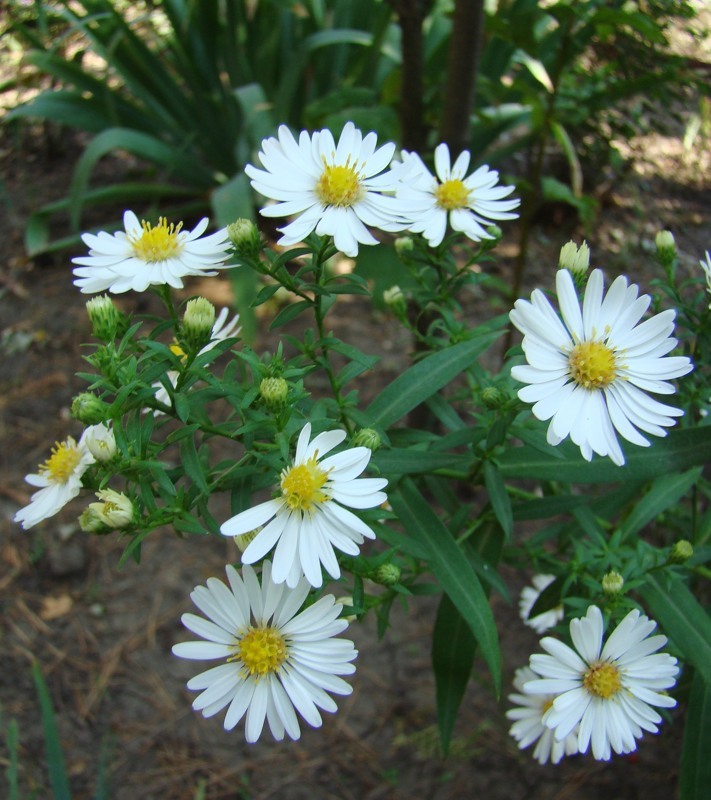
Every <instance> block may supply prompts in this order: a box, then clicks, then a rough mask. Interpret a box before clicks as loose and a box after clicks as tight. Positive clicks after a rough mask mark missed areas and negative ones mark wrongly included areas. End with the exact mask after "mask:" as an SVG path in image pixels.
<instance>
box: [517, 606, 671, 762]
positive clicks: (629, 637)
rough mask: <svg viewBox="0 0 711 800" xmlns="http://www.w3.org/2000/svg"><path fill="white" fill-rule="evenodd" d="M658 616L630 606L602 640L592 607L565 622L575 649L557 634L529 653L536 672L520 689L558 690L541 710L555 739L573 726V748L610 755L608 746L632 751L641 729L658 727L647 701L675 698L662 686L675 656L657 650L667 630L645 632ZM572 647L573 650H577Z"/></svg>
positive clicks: (666, 702) (662, 703)
mask: <svg viewBox="0 0 711 800" xmlns="http://www.w3.org/2000/svg"><path fill="white" fill-rule="evenodd" d="M656 627H657V623H656V622H653V621H651V620H650V619H649V618H648V617H645V616H644V615H643V614H640V612H639V611H638V610H637V609H635V610H634V611H630V612H629V614H627V616H626V617H625V618H624V619H623V620H622V622H620V624H619V625H618V626H617V627H616V628H615V630H614V632H613V633H612V634H611V636H610V637H609V639H608V640H607V642H606V643H605V646H604V647H603V619H602V612H601V611H600V609H599V608H598V607H597V606H590V607H589V608H588V611H587V614H586V615H585V616H584V617H582V618H581V619H574V620H572V622H571V623H570V636H571V638H572V640H573V644H574V645H575V650H573V649H572V648H571V647H568V646H567V645H565V644H563V643H562V642H559V641H558V640H557V639H553V638H551V637H545V638H544V639H541V647H543V649H544V650H546V651H547V653H548V654H549V655H543V654H536V655H533V656H531V662H530V665H531V669H532V670H533V671H534V672H535V673H537V674H538V675H540V676H541V677H540V678H539V679H536V680H531V681H528V682H527V683H526V684H524V691H525V692H526V694H553V695H557V697H556V698H555V700H554V701H553V705H552V706H551V707H550V709H549V710H548V712H547V713H546V714H545V716H544V717H543V723H544V724H545V725H546V726H547V727H549V728H551V730H553V732H554V735H555V738H556V740H557V741H559V742H560V741H563V740H564V739H565V738H566V736H568V734H570V733H571V732H572V731H574V730H575V728H576V726H578V725H579V726H580V727H579V730H578V749H579V751H580V752H581V753H585V752H587V749H588V746H589V745H590V744H591V743H592V753H593V756H594V757H595V758H596V759H598V760H603V761H608V760H609V759H610V754H611V750H614V751H615V753H630V752H632V751H633V750H635V749H636V747H637V743H636V741H635V740H636V739H639V738H641V737H642V735H643V733H642V731H643V730H644V731H650V732H651V733H657V731H658V728H657V723H659V722H661V720H662V718H661V717H660V716H659V714H658V713H657V712H656V711H655V710H654V709H653V708H652V706H659V707H661V708H672V707H673V706H675V705H676V700H674V699H673V698H672V697H669V695H667V694H662V693H661V690H664V689H668V688H670V687H671V686H674V684H675V683H676V674H677V673H678V671H679V668H678V667H677V662H676V659H675V658H673V657H672V656H670V655H668V654H667V653H657V650H659V649H660V648H661V647H664V645H665V644H666V643H667V638H666V636H661V635H657V636H650V633H652V631H653V630H654V629H655V628H656ZM576 651H577V652H576Z"/></svg>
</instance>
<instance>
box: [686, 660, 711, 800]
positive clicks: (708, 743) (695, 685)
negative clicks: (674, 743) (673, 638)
mask: <svg viewBox="0 0 711 800" xmlns="http://www.w3.org/2000/svg"><path fill="white" fill-rule="evenodd" d="M709 753H711V684H709V683H706V681H705V680H704V679H703V677H702V676H701V675H700V674H699V673H698V672H697V673H696V674H695V675H694V680H693V682H692V684H691V696H690V697H689V704H688V707H687V712H686V724H685V725H684V745H683V749H682V751H681V775H680V776H679V800H706V798H707V797H708V793H709V787H711V758H709Z"/></svg>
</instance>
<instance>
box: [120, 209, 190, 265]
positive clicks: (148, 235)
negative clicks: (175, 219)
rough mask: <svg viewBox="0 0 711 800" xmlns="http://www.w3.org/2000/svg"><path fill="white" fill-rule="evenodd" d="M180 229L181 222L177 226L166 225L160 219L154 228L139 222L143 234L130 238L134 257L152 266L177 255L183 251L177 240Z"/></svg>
mask: <svg viewBox="0 0 711 800" xmlns="http://www.w3.org/2000/svg"><path fill="white" fill-rule="evenodd" d="M182 227H183V223H182V222H179V223H178V224H177V226H176V225H173V223H171V224H170V225H168V221H167V220H166V218H165V217H161V218H160V219H159V220H158V224H157V225H155V226H153V225H151V223H150V222H146V221H145V220H141V228H142V229H143V232H142V233H141V235H140V236H132V237H130V242H131V246H132V247H133V254H134V256H136V258H140V259H141V261H146V262H147V263H149V264H154V263H156V262H158V261H166V260H167V259H169V258H172V257H173V256H175V255H177V254H178V253H179V252H180V251H181V250H182V249H183V245H182V244H181V242H180V239H179V238H178V234H179V233H180V229H181V228H182Z"/></svg>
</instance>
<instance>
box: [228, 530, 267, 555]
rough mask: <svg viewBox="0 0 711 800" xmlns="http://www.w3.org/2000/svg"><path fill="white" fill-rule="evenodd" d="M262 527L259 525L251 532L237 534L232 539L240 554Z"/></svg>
mask: <svg viewBox="0 0 711 800" xmlns="http://www.w3.org/2000/svg"><path fill="white" fill-rule="evenodd" d="M263 527H264V526H263V525H260V526H259V527H258V528H255V529H254V530H253V531H247V533H239V534H237V536H233V537H232V538H233V539H234V541H235V544H236V545H237V549H238V550H239V551H240V553H244V551H245V550H246V549H247V546H248V545H249V543H250V542H251V541H252V540H253V539H254V538H255V537H256V536H257V534H258V533H259V532H260V531H261V530H262V528H263Z"/></svg>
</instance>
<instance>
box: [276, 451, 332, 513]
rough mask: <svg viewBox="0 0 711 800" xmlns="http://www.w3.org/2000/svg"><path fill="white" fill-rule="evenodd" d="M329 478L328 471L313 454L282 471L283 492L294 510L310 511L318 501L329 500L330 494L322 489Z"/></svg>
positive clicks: (287, 502)
mask: <svg viewBox="0 0 711 800" xmlns="http://www.w3.org/2000/svg"><path fill="white" fill-rule="evenodd" d="M327 480H328V473H327V472H324V470H322V469H321V468H320V467H319V465H318V463H317V462H316V456H313V457H312V458H310V459H309V460H308V461H304V462H303V463H302V464H295V465H294V466H293V467H289V468H288V469H285V470H284V471H283V472H282V474H281V493H282V495H283V496H284V500H285V501H286V504H287V506H289V508H290V509H292V510H293V511H310V510H311V509H312V507H313V506H314V505H316V503H323V502H324V501H326V500H328V495H327V494H326V493H325V492H323V491H321V488H322V486H323V485H324V483H326V481H327Z"/></svg>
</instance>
